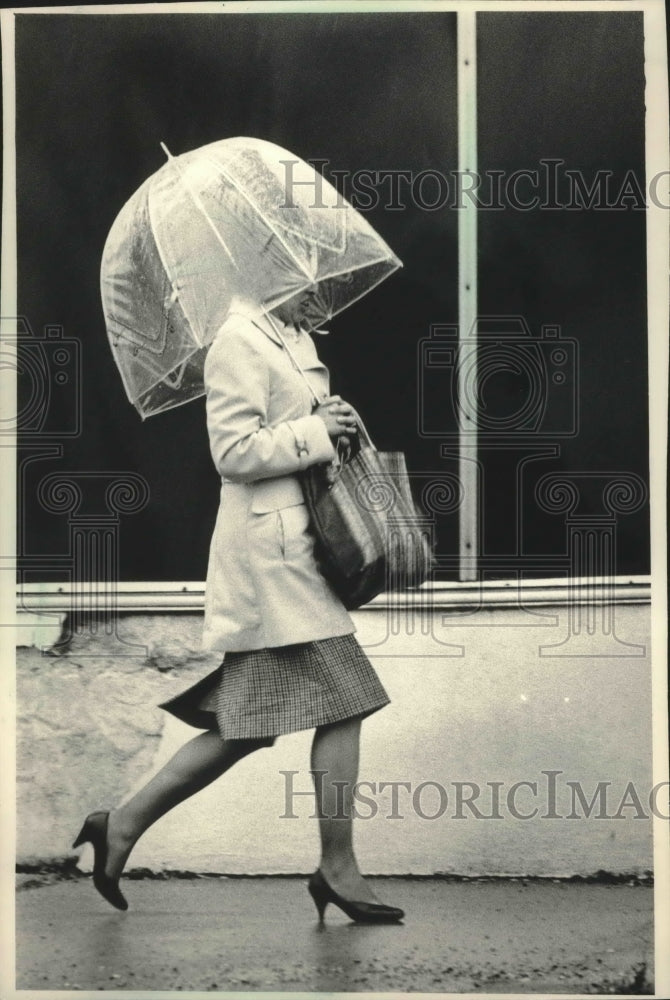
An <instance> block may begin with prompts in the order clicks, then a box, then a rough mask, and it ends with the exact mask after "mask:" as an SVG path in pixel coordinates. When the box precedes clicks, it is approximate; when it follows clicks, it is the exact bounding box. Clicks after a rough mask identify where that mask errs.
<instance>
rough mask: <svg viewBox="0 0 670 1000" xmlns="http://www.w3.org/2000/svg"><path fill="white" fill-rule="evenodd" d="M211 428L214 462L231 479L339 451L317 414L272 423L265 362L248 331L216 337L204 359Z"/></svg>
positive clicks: (286, 469) (271, 472)
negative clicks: (268, 416)
mask: <svg viewBox="0 0 670 1000" xmlns="http://www.w3.org/2000/svg"><path fill="white" fill-rule="evenodd" d="M205 387H206V390H207V429H208V432H209V443H210V450H211V453H212V458H213V460H214V465H215V466H216V468H217V470H218V472H219V474H220V475H221V476H223V477H225V478H226V479H230V480H231V481H232V482H239V483H249V482H254V481H255V480H257V479H269V478H271V477H273V476H282V475H290V474H291V473H294V472H299V471H300V470H301V469H304V468H306V467H307V466H309V465H314V464H315V463H317V462H327V461H329V460H330V459H332V457H333V455H334V454H335V451H334V448H333V445H332V442H331V440H330V437H329V435H328V431H327V429H326V425H325V423H324V422H323V420H322V419H321V417H317V416H314V415H310V416H305V417H297V418H296V419H294V420H286V421H283V422H281V423H278V424H275V425H274V426H272V427H270V426H268V422H267V410H268V402H269V397H270V381H269V370H268V365H267V361H266V360H265V358H264V357H263V355H262V353H261V351H260V350H259V349H258V348H257V346H256V344H255V343H254V337H253V336H249V335H248V334H247V332H245V331H244V330H239V329H237V330H234V331H230V332H228V331H227V332H226V335H219V336H217V337H216V338H215V340H214V341H213V343H212V346H211V347H210V349H209V351H208V353H207V357H206V359H205Z"/></svg>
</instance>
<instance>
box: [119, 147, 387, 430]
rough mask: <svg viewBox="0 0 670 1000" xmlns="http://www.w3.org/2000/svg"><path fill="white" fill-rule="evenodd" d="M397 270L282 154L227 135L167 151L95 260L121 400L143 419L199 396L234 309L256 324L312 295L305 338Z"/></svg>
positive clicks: (377, 243) (360, 221) (297, 163)
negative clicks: (211, 352)
mask: <svg viewBox="0 0 670 1000" xmlns="http://www.w3.org/2000/svg"><path fill="white" fill-rule="evenodd" d="M166 152H167V150H166ZM400 266H401V262H400V261H399V260H398V258H397V257H396V256H395V254H394V253H393V252H392V251H391V250H390V248H389V247H388V246H387V245H386V243H385V242H384V241H383V240H382V239H381V238H380V237H379V236H378V235H377V233H376V232H375V231H374V229H373V228H372V227H371V226H370V225H369V224H368V223H367V221H366V220H365V219H364V218H363V217H362V216H361V215H360V214H359V213H358V212H356V210H355V209H354V208H352V206H351V205H349V204H348V203H347V202H346V201H345V200H344V199H343V198H342V196H341V195H340V194H338V192H337V191H336V189H335V188H334V187H332V185H331V184H329V183H328V182H327V181H326V180H324V179H323V178H322V177H321V175H320V174H318V173H317V172H316V171H315V170H314V168H313V167H312V166H310V165H309V164H308V163H305V162H304V161H303V160H300V159H299V158H298V157H296V156H294V155H293V154H292V153H290V152H288V151H287V150H285V149H282V148H281V147H280V146H276V145H274V144H273V143H270V142H265V141H263V140H261V139H252V138H231V139H222V140H220V141H219V142H213V143H211V144H209V145H207V146H202V147H200V148H199V149H196V150H193V151H192V152H189V153H184V154H183V155H181V156H177V157H172V156H171V155H170V154H169V153H168V160H167V162H166V163H165V164H164V165H163V166H162V167H161V168H160V169H159V170H158V171H156V173H154V174H152V175H151V177H149V178H148V179H147V180H146V181H145V182H144V184H142V186H141V187H140V188H139V189H138V190H137V191H136V192H135V194H134V195H133V196H132V197H131V198H130V200H129V201H128V202H127V203H126V204H125V205H124V207H123V208H122V209H121V212H120V213H119V215H118V216H117V218H116V220H115V222H114V224H113V226H112V229H111V231H110V233H109V236H108V238H107V241H106V243H105V248H104V251H103V256H102V267H101V292H102V302H103V310H104V314H105V322H106V325H107V332H108V335H109V341H110V345H111V348H112V352H113V354H114V359H115V361H116V363H117V365H118V368H119V370H120V372H121V377H122V379H123V383H124V386H125V388H126V392H127V394H128V398H129V399H130V401H131V403H133V405H134V406H135V407H136V408H137V409H138V411H139V412H140V414H141V415H142V417H143V418H144V417H147V416H149V415H151V414H154V413H159V412H161V411H162V410H166V409H170V408H172V407H175V406H179V405H181V404H182V403H186V402H188V401H189V400H191V399H195V398H197V397H198V396H201V395H202V394H203V393H204V391H205V390H204V384H203V365H204V359H205V354H206V352H207V348H208V346H209V344H210V343H211V342H212V340H213V338H214V336H215V335H216V332H217V330H218V329H219V328H220V327H221V325H222V324H223V323H224V322H225V320H226V318H227V316H228V314H229V313H230V312H231V311H232V310H234V309H236V308H237V307H238V306H239V303H240V300H241V301H242V302H244V303H245V305H246V308H249V307H250V306H251V308H252V309H256V310H258V312H259V313H264V312H268V311H270V310H272V309H274V308H276V307H277V306H278V305H280V304H281V303H282V302H285V301H287V300H288V299H290V298H292V297H293V296H294V295H296V294H298V293H300V292H302V291H303V290H305V289H307V288H311V290H312V295H311V300H310V308H309V314H308V315H309V323H310V325H311V327H312V328H315V327H316V326H318V325H320V324H321V323H323V322H324V321H326V320H327V319H329V318H330V317H331V316H334V315H335V314H336V313H338V312H341V310H342V309H345V308H346V307H347V306H348V305H350V304H351V303H352V302H354V301H355V300H356V299H358V298H360V297H361V296H362V295H365V294H366V292H368V291H369V290H370V289H371V288H373V287H374V286H375V285H377V284H378V283H379V282H380V281H382V280H383V279H384V278H386V277H388V275H389V274H391V273H392V272H393V271H395V270H396V268H398V267H400Z"/></svg>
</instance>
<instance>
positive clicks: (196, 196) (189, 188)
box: [161, 142, 239, 271]
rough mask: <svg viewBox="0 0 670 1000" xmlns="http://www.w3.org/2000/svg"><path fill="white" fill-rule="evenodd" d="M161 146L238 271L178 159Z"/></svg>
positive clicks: (165, 147) (163, 145) (233, 259)
mask: <svg viewBox="0 0 670 1000" xmlns="http://www.w3.org/2000/svg"><path fill="white" fill-rule="evenodd" d="M161 147H162V149H163V152H164V153H165V155H166V156H167V158H168V161H169V162H170V163H172V164H173V165H174V166H175V167H176V170H177V173H178V174H179V179H180V181H181V182H182V184H183V185H184V187H185V188H186V190H187V191H188V193H189V194H190V196H191V198H192V199H193V203H194V204H195V206H196V208H197V209H198V210H199V211H200V212H201V213H202V215H203V216H204V217H205V220H206V221H207V224H208V225H209V227H210V228H211V230H212V232H213V233H214V235H215V236H216V238H217V240H218V241H219V243H220V244H221V246H222V247H223V249H224V250H225V251H226V253H227V254H228V256H229V257H230V259H231V261H232V262H233V264H234V266H235V267H236V268H237V269H238V271H239V267H237V261H236V260H235V258H234V257H233V255H232V253H231V252H230V250H229V249H228V247H227V246H226V242H225V240H224V239H223V237H222V236H221V233H220V232H219V230H218V229H217V228H216V226H215V225H214V223H213V222H212V220H211V219H210V217H209V214H208V212H207V209H206V208H205V206H204V205H203V204H202V202H201V201H200V198H199V197H198V195H197V194H196V193H195V191H193V189H192V188H191V185H190V184H189V183H188V181H187V180H186V177H185V175H184V172H183V170H182V169H181V167H180V166H179V163H178V161H177V158H176V157H174V156H173V155H172V153H171V152H170V150H169V149H168V148H167V146H166V145H165V143H163V142H162V143H161Z"/></svg>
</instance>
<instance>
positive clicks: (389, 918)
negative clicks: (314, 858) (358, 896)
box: [307, 869, 405, 924]
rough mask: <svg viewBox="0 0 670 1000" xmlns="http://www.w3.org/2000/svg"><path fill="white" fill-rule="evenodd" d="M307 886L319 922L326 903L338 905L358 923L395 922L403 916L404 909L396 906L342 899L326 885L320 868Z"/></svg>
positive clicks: (321, 919) (321, 921) (321, 920)
mask: <svg viewBox="0 0 670 1000" xmlns="http://www.w3.org/2000/svg"><path fill="white" fill-rule="evenodd" d="M307 888H308V890H309V894H310V896H311V897H312V899H313V900H314V903H315V904H316V908H317V910H318V911H319V922H320V923H323V914H324V911H325V909H326V907H327V906H328V903H334V904H335V906H339V908H340V909H341V910H342V912H343V913H346V915H347V916H348V917H349V918H350V919H351V920H355V921H356V922H357V923H359V924H395V923H397V922H398V921H399V920H402V918H403V917H404V916H405V913H404V911H403V910H401V909H400V908H399V907H397V906H386V904H385V903H363V902H355V901H354V900H351V899H344V898H343V897H342V896H340V895H339V893H337V892H335V890H334V889H332V888H331V887H330V886H329V885H328V883H327V882H326V880H325V878H324V877H323V875H322V874H321V870H320V869H319V870H318V871H316V872H314V874H313V875H312V876H311V878H310V880H309V882H308V883H307Z"/></svg>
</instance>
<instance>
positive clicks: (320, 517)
mask: <svg viewBox="0 0 670 1000" xmlns="http://www.w3.org/2000/svg"><path fill="white" fill-rule="evenodd" d="M274 325H275V324H274V323H273V326H274ZM275 329H276V327H275ZM277 333H278V335H279V337H280V339H281V341H282V343H283V344H284V347H285V348H286V351H287V353H288V355H289V357H290V359H291V361H292V363H293V365H294V367H295V368H296V369H297V371H298V372H300V374H301V375H302V377H303V379H304V381H305V382H306V383H307V385H308V386H309V389H310V392H311V395H312V399H313V401H314V403H315V405H318V403H319V398H318V396H317V394H316V393H315V392H314V390H313V388H312V386H311V385H310V382H309V379H308V378H307V376H306V375H305V373H304V371H303V370H302V368H301V367H300V365H299V364H298V362H297V360H296V359H295V357H294V355H293V353H292V351H291V350H290V348H289V346H288V344H287V343H286V341H285V340H284V338H283V337H282V336H281V333H280V332H279V330H277ZM356 417H357V422H358V428H359V433H358V444H357V446H355V447H353V448H352V447H350V448H348V449H346V450H345V451H343V450H342V449H341V448H340V447H338V449H337V456H336V458H335V459H334V460H333V462H322V463H319V464H316V465H312V466H308V467H307V468H306V469H304V470H303V471H302V472H301V473H300V480H301V484H302V490H303V494H304V497H305V504H306V507H307V510H308V512H309V517H310V522H311V529H312V533H313V535H314V539H315V543H314V555H315V558H316V561H317V565H318V566H319V569H320V571H321V573H322V574H323V576H324V577H325V578H326V580H327V581H328V582H329V584H330V585H331V587H332V588H333V590H334V591H335V593H336V594H337V596H338V597H339V598H340V600H341V601H342V603H343V604H344V606H345V608H347V609H348V610H353V609H354V608H360V607H361V606H362V605H363V604H367V603H368V601H371V600H372V599H373V598H374V597H376V596H377V595H378V594H380V593H382V591H402V590H406V589H407V588H409V587H418V586H420V585H421V584H422V583H423V582H424V581H425V580H426V579H427V578H428V575H429V573H430V571H431V567H432V564H433V554H432V545H431V522H430V519H428V518H426V517H425V516H424V515H422V514H421V513H420V512H419V510H418V508H417V507H416V506H415V503H414V500H413V498H412V493H411V490H410V484H409V477H408V474H407V465H406V462H405V456H404V454H403V453H402V452H395V451H394V452H381V451H378V450H377V449H376V448H375V446H374V445H373V443H372V441H371V439H370V436H369V434H368V432H367V430H366V428H365V425H364V424H363V421H362V420H361V419H360V417H359V416H358V414H356Z"/></svg>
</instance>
